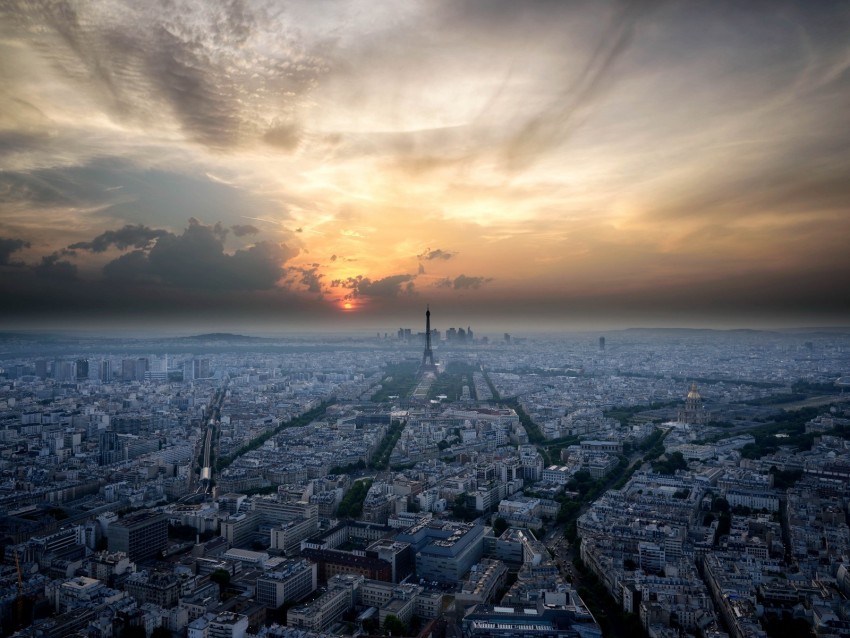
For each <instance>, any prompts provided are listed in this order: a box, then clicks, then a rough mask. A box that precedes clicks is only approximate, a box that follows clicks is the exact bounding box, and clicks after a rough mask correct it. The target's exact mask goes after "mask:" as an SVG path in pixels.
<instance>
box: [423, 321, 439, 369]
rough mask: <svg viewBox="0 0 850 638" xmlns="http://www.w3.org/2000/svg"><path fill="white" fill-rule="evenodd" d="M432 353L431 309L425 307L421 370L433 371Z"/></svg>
mask: <svg viewBox="0 0 850 638" xmlns="http://www.w3.org/2000/svg"><path fill="white" fill-rule="evenodd" d="M435 367H436V366H435V364H434V351H433V350H431V308H430V307H429V306H425V352H423V353H422V369H423V370H433V369H434V368H435Z"/></svg>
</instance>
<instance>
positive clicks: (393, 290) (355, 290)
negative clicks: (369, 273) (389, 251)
mask: <svg viewBox="0 0 850 638" xmlns="http://www.w3.org/2000/svg"><path fill="white" fill-rule="evenodd" d="M415 278H416V277H415V276H414V275H390V276H389V277H384V278H382V279H376V280H374V281H373V280H371V279H369V278H368V277H364V276H363V275H358V276H357V277H349V278H348V279H335V280H334V281H332V282H331V286H332V287H336V288H348V289H350V290H351V293H350V294H349V295H348V297H349V298H352V299H356V298H358V297H382V298H393V297H397V296H398V295H399V294H400V293H412V292H413V289H414V284H413V280H414V279H415Z"/></svg>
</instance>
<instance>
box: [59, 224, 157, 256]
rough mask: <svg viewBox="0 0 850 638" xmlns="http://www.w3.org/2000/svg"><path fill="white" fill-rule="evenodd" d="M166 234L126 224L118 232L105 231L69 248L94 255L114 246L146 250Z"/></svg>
mask: <svg viewBox="0 0 850 638" xmlns="http://www.w3.org/2000/svg"><path fill="white" fill-rule="evenodd" d="M168 234H169V232H168V231H167V230H162V229H158V228H148V227H147V226H143V225H141V224H139V225H137V226H134V225H132V224H127V225H126V226H124V228H120V229H118V230H107V231H106V232H104V233H101V234H100V235H98V236H97V237H95V238H94V239H92V240H91V241H81V242H77V243H76V244H71V245H70V246H69V248H79V249H85V250H91V251H92V252H95V253H102V252H105V251H106V250H108V249H109V247H110V246H115V247H116V248H118V249H119V250H126V249H127V248H147V247H148V246H150V245H151V244H152V243H153V242H154V241H156V240H157V239H159V238H160V237H164V236H165V235H168Z"/></svg>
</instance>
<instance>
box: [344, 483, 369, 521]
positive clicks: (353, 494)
mask: <svg viewBox="0 0 850 638" xmlns="http://www.w3.org/2000/svg"><path fill="white" fill-rule="evenodd" d="M370 487H372V479H361V480H359V481H355V482H354V485H352V486H351V489H350V490H348V492H346V494H345V496H344V497H343V499H342V502H340V504H339V507H338V508H337V510H336V513H337V516H339V517H340V518H357V517H358V516H360V515H361V514H362V513H363V501H365V500H366V494H368V493H369V488H370Z"/></svg>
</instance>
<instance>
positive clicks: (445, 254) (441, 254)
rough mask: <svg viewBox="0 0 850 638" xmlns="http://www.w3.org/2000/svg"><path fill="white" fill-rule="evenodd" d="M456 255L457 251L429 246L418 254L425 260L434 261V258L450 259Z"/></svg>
mask: <svg viewBox="0 0 850 638" xmlns="http://www.w3.org/2000/svg"><path fill="white" fill-rule="evenodd" d="M455 255H457V253H452V252H449V251H447V250H443V249H441V248H436V249H434V250H431V249H430V248H429V249H428V250H426V251H425V252H424V253H422V254H420V255H417V257H418V258H419V259H421V260H423V261H433V260H434V259H442V260H448V259H451V258H452V257H454V256H455Z"/></svg>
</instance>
